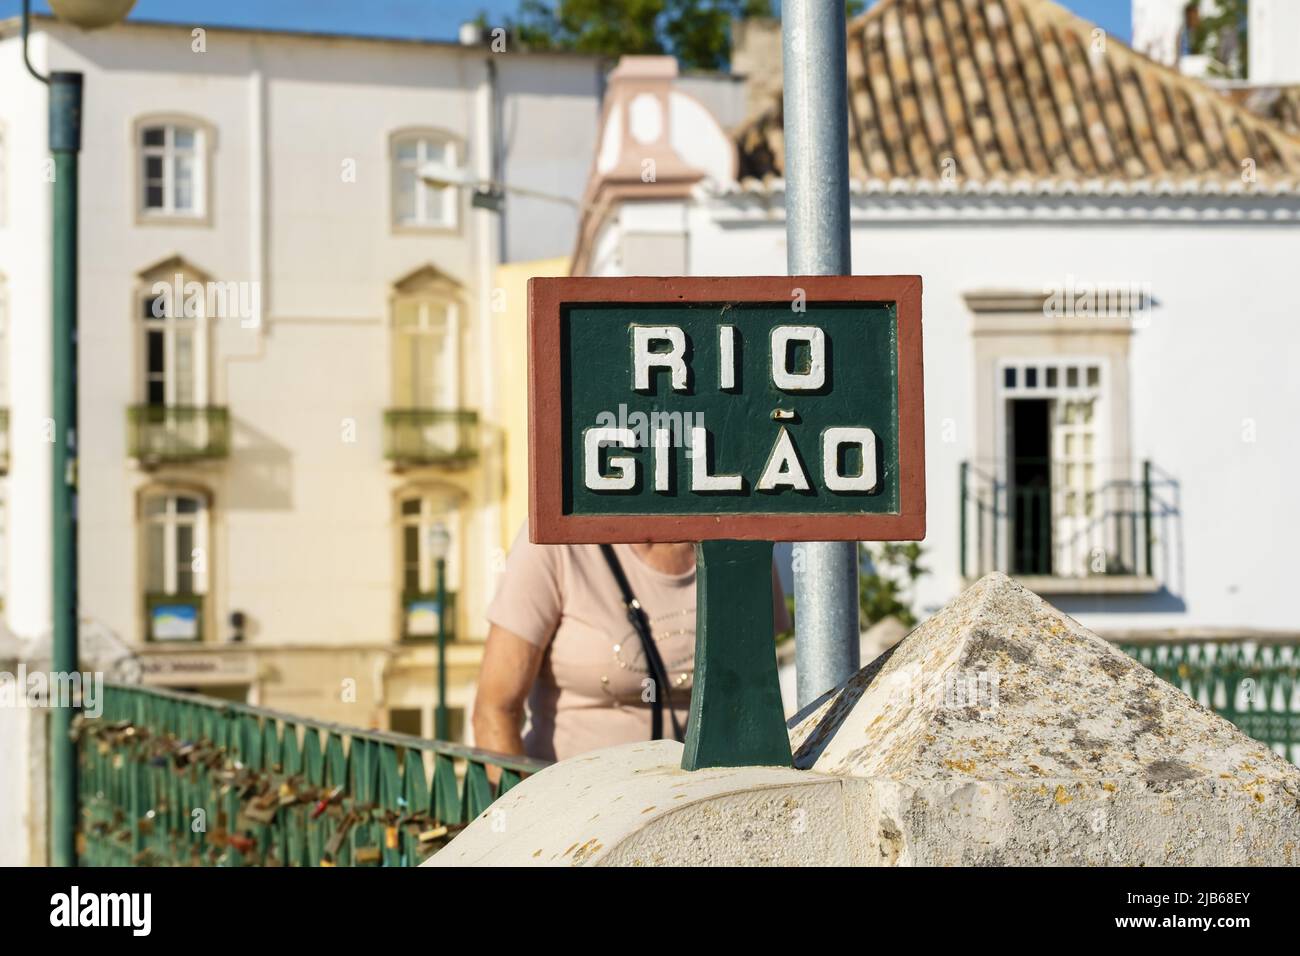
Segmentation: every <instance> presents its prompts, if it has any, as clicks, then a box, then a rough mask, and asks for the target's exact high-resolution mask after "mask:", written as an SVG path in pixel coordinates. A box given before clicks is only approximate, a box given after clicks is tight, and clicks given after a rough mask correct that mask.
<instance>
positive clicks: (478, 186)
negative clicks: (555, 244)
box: [418, 162, 582, 212]
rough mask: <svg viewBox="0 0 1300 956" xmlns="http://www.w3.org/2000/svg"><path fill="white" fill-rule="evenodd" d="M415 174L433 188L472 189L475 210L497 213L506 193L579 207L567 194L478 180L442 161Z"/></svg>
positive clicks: (428, 165) (429, 165) (421, 168)
mask: <svg viewBox="0 0 1300 956" xmlns="http://www.w3.org/2000/svg"><path fill="white" fill-rule="evenodd" d="M418 175H419V177H420V179H421V180H423V181H424V182H425V184H426V185H429V186H432V187H433V188H435V189H446V188H447V187H448V186H454V187H456V188H457V189H472V190H473V195H471V196H470V204H471V205H473V206H475V207H477V208H479V209H489V210H491V211H492V212H501V210H502V209H503V208H504V207H505V203H506V194H507V193H510V194H512V195H515V196H524V197H527V198H529V199H545V200H547V201H548V202H558V203H563V204H564V205H566V206H572V207H573V208H574V209H581V208H582V204H581V203H580V202H578V201H577V200H576V199H570V198H569V197H568V196H560V195H558V194H556V193H548V192H543V191H542V190H540V189H528V188H527V187H524V186H511V185H508V184H506V183H501V182H496V181H495V180H491V179H479V178H478V177H477V176H471V175H470V174H469V173H468V172H467V171H466V170H464V169H459V168H457V167H455V166H448V165H447V164H446V163H438V162H428V163H425V164H423V165H422V166H421V167H420V168H419V170H418Z"/></svg>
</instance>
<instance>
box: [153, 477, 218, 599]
mask: <svg viewBox="0 0 1300 956" xmlns="http://www.w3.org/2000/svg"><path fill="white" fill-rule="evenodd" d="M143 521H144V552H145V555H144V557H145V560H144V568H145V590H146V591H147V592H148V593H150V594H156V595H168V596H190V595H198V594H205V593H206V592H207V589H208V587H207V554H208V514H207V505H206V503H205V501H204V499H203V497H202V496H200V495H197V494H193V493H186V492H167V491H158V492H154V493H151V494H148V495H146V496H145V498H144V510H143Z"/></svg>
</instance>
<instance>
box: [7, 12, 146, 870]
mask: <svg viewBox="0 0 1300 956" xmlns="http://www.w3.org/2000/svg"><path fill="white" fill-rule="evenodd" d="M134 5H135V0H50V8H51V9H52V10H53V11H54V14H55V16H57V17H58V18H59V19H60V20H62V21H64V22H66V23H70V24H72V25H73V26H76V27H80V28H81V29H83V30H94V29H98V28H99V27H106V26H109V25H110V24H113V23H117V22H118V21H120V20H122V19H124V18H125V17H126V15H127V14H128V13H129V12H130V10H131V7H133V6H134ZM30 22H31V0H23V62H24V63H25V64H26V66H27V70H28V72H30V73H31V74H32V76H34V77H36V79H38V80H40V81H41V82H42V83H44V84H46V85H47V86H48V87H49V88H50V114H49V142H50V153H51V155H52V156H53V159H54V183H53V186H54V196H53V218H54V228H53V237H54V240H53V244H52V248H51V250H50V263H51V272H52V275H53V289H52V293H53V294H52V309H51V311H52V316H51V317H52V320H53V321H52V350H51V352H52V359H51V365H52V368H51V373H52V379H53V382H54V396H53V398H54V401H53V405H52V410H51V415H52V416H53V418H54V423H55V426H54V427H55V441H54V444H53V446H52V447H53V461H52V465H53V467H52V468H51V471H50V475H51V483H52V488H51V490H52V492H53V505H52V510H53V521H52V527H51V532H52V535H53V564H54V567H53V572H54V575H53V580H54V587H53V591H54V593H53V602H52V603H53V639H52V651H51V655H50V667H51V669H52V670H53V671H54V672H55V673H56V674H59V673H62V674H71V673H74V672H75V671H76V670H77V154H78V153H79V152H80V151H81V89H82V75H81V74H80V73H72V72H64V71H53V72H51V73H50V74H49V75H48V76H45V75H44V74H42V73H40V72H38V71H37V70H36V68H35V67H34V66H32V62H31V60H30V59H29V58H28V55H27V34H28V30H29V28H30ZM51 703H52V704H56V705H59V706H54V707H53V708H52V709H51V711H50V739H49V747H50V752H49V762H50V795H49V820H50V863H51V865H53V866H74V865H76V862H77V849H76V834H77V752H76V747H75V745H74V744H73V742H72V738H71V737H70V736H69V732H70V730H71V729H72V718H73V715H74V714H75V712H76V709H77V708H76V706H75V704H76V702H74V701H51Z"/></svg>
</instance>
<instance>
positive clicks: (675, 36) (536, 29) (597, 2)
mask: <svg viewBox="0 0 1300 956" xmlns="http://www.w3.org/2000/svg"><path fill="white" fill-rule="evenodd" d="M864 8H865V0H848V3H847V4H846V9H847V10H848V13H849V16H855V15H856V14H857V13H860V12H861V11H862V10H863V9H864ZM773 9H774V7H773V3H772V0H520V3H519V11H518V13H517V14H516V15H515V16H514V17H512V18H508V19H507V21H506V27H507V29H508V30H509V32H510V34H511V35H512V36H513V37H515V39H516V40H517V41H518V42H519V43H520V44H521V45H522V46H523V47H524V48H525V49H529V50H571V51H573V52H576V53H601V54H604V55H606V56H610V57H615V56H620V55H622V54H624V53H630V54H638V53H640V54H653V53H660V54H672V55H673V56H675V57H677V60H678V62H679V63H680V64H681V66H682V68H683V69H700V70H720V69H724V68H725V67H726V66H727V65H728V63H729V62H730V59H731V21H732V20H733V19H743V18H746V17H770V16H772V15H773Z"/></svg>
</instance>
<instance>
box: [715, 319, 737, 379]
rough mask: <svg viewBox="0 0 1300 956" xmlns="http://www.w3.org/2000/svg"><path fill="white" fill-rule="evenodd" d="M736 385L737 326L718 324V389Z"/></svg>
mask: <svg viewBox="0 0 1300 956" xmlns="http://www.w3.org/2000/svg"><path fill="white" fill-rule="evenodd" d="M735 387H736V327H735V326H734V325H720V326H718V389H719V390H720V391H723V392H725V391H728V390H729V389H733V388H735Z"/></svg>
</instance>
